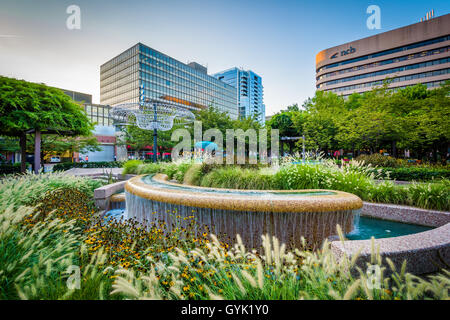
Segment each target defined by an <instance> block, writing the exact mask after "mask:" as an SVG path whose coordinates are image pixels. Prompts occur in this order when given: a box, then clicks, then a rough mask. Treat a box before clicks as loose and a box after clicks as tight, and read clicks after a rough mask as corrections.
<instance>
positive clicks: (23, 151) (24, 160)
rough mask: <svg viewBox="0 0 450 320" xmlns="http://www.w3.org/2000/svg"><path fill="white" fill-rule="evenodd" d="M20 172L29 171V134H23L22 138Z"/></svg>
mask: <svg viewBox="0 0 450 320" xmlns="http://www.w3.org/2000/svg"><path fill="white" fill-rule="evenodd" d="M20 157H21V163H20V172H22V173H25V172H26V171H27V134H26V133H23V134H22V135H21V136H20Z"/></svg>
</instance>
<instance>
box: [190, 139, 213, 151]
mask: <svg viewBox="0 0 450 320" xmlns="http://www.w3.org/2000/svg"><path fill="white" fill-rule="evenodd" d="M194 148H195V149H203V150H206V149H208V151H213V150H217V149H219V146H218V145H217V144H215V143H214V142H211V141H199V142H196V143H195V144H194Z"/></svg>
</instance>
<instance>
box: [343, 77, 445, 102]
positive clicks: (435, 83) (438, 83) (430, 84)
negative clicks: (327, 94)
mask: <svg viewBox="0 0 450 320" xmlns="http://www.w3.org/2000/svg"><path fill="white" fill-rule="evenodd" d="M444 84H445V80H440V81H431V82H425V83H423V85H425V86H427V88H437V87H441V86H443V85H444ZM410 86H411V85H409V86H401V87H395V88H392V89H389V90H393V91H398V90H400V89H405V88H406V87H410ZM350 95H352V94H351V93H349V94H343V95H342V97H344V98H347V97H349V96H350Z"/></svg>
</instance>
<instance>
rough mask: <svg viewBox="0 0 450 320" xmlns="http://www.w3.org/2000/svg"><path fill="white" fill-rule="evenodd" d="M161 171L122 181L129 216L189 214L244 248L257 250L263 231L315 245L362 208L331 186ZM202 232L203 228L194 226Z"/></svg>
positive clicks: (147, 219)
mask: <svg viewBox="0 0 450 320" xmlns="http://www.w3.org/2000/svg"><path fill="white" fill-rule="evenodd" d="M167 179H168V178H167V176H166V175H163V174H156V175H146V176H138V177H134V178H132V179H130V180H128V181H127V183H126V184H125V192H126V208H127V217H128V218H133V219H135V220H138V221H139V222H142V223H152V222H155V221H158V220H163V221H165V222H166V223H167V225H168V226H169V227H170V226H172V225H176V220H177V221H180V222H179V223H181V225H183V223H186V224H187V223H188V221H189V220H186V219H184V218H187V217H191V216H193V217H194V218H195V222H196V223H197V225H198V226H208V228H209V232H210V233H213V234H215V235H217V236H218V238H219V239H220V240H222V241H224V242H228V243H232V242H233V241H234V240H235V235H236V234H239V235H240V236H241V238H242V240H243V242H244V244H245V245H246V247H247V248H255V249H258V248H259V247H260V246H261V245H262V243H261V235H262V234H269V235H271V236H272V235H273V236H276V237H277V238H278V239H279V241H280V242H281V243H285V244H286V245H287V246H289V247H299V246H300V245H301V237H302V236H303V237H304V238H305V239H306V241H307V243H308V244H309V245H311V246H317V245H320V244H321V243H322V241H323V240H324V239H326V238H328V237H329V236H332V235H335V234H336V225H337V224H339V225H340V226H341V228H342V231H343V232H344V233H348V232H350V231H351V230H352V229H353V216H354V213H355V212H356V211H357V210H359V209H360V208H362V205H363V203H362V201H361V199H360V198H359V197H357V196H355V195H353V194H350V193H346V192H341V191H331V190H286V191H284V190H283V191H282V190H235V189H218V188H204V187H196V186H189V185H183V184H178V183H172V182H169V181H168V180H167ZM197 232H198V233H202V232H204V229H203V228H199V230H197Z"/></svg>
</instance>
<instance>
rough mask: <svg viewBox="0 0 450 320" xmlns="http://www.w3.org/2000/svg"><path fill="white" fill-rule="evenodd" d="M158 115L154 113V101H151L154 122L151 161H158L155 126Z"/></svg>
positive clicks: (156, 130)
mask: <svg viewBox="0 0 450 320" xmlns="http://www.w3.org/2000/svg"><path fill="white" fill-rule="evenodd" d="M157 120H158V116H157V113H156V103H153V121H154V122H155V127H154V129H153V162H155V163H156V161H158V129H157V128H156V127H157V126H156V122H157Z"/></svg>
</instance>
